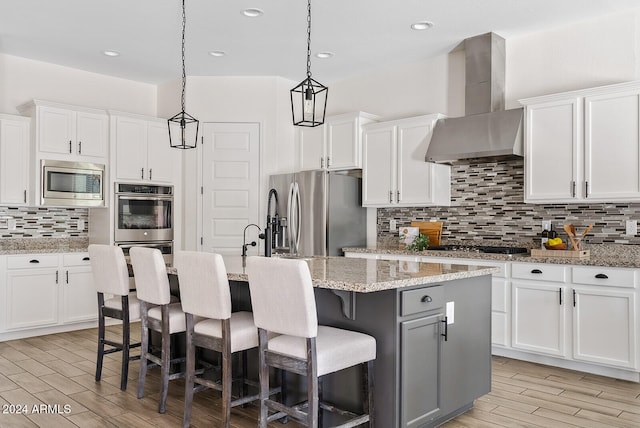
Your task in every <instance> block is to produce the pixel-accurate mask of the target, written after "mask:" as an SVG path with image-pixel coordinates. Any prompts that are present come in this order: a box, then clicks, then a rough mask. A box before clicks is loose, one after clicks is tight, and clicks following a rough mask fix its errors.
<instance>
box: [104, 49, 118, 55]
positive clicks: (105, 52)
mask: <svg viewBox="0 0 640 428" xmlns="http://www.w3.org/2000/svg"><path fill="white" fill-rule="evenodd" d="M102 54H103V55H106V56H120V52H118V51H112V50H104V51H102Z"/></svg>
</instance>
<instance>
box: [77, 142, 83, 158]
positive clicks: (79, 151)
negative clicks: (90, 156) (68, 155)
mask: <svg viewBox="0 0 640 428" xmlns="http://www.w3.org/2000/svg"><path fill="white" fill-rule="evenodd" d="M78 154H79V155H81V154H82V141H78Z"/></svg>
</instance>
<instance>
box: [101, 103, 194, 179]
mask: <svg viewBox="0 0 640 428" xmlns="http://www.w3.org/2000/svg"><path fill="white" fill-rule="evenodd" d="M111 119H112V120H111V127H112V128H111V135H112V139H113V141H112V147H113V148H114V149H113V151H112V159H111V164H112V174H113V177H114V179H115V180H124V181H133V182H153V183H173V182H174V181H175V179H176V174H178V173H179V171H180V169H179V168H180V165H181V161H180V159H181V155H182V154H181V151H180V150H178V149H172V148H171V146H170V145H169V131H168V128H167V121H166V120H164V119H157V118H150V117H143V116H138V115H131V114H125V113H113V114H112V116H111Z"/></svg>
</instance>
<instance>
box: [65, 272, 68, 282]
mask: <svg viewBox="0 0 640 428" xmlns="http://www.w3.org/2000/svg"><path fill="white" fill-rule="evenodd" d="M65 274H66V281H67V284H69V271H66V272H65Z"/></svg>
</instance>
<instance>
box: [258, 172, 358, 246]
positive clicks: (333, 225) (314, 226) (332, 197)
mask: <svg viewBox="0 0 640 428" xmlns="http://www.w3.org/2000/svg"><path fill="white" fill-rule="evenodd" d="M269 187H270V189H273V190H275V191H276V194H277V197H276V198H274V199H277V203H276V206H277V209H276V212H277V214H278V216H277V218H278V219H277V221H275V222H274V223H277V225H274V227H272V228H271V233H272V239H271V241H272V247H273V251H274V252H275V253H287V254H292V255H297V256H340V255H342V254H343V252H342V248H343V247H351V246H363V245H366V237H367V232H366V209H365V208H363V207H362V202H361V201H362V197H361V193H362V191H361V189H362V180H361V178H360V177H357V176H354V175H350V174H347V173H336V172H327V171H303V172H299V173H295V174H281V175H272V176H271V177H270V178H269ZM272 195H273V194H272V193H271V192H270V197H269V199H271V196H272ZM272 214H273V213H268V216H269V218H270V219H275V217H276V216H275V214H274V215H273V217H272ZM265 242H266V240H265Z"/></svg>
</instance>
